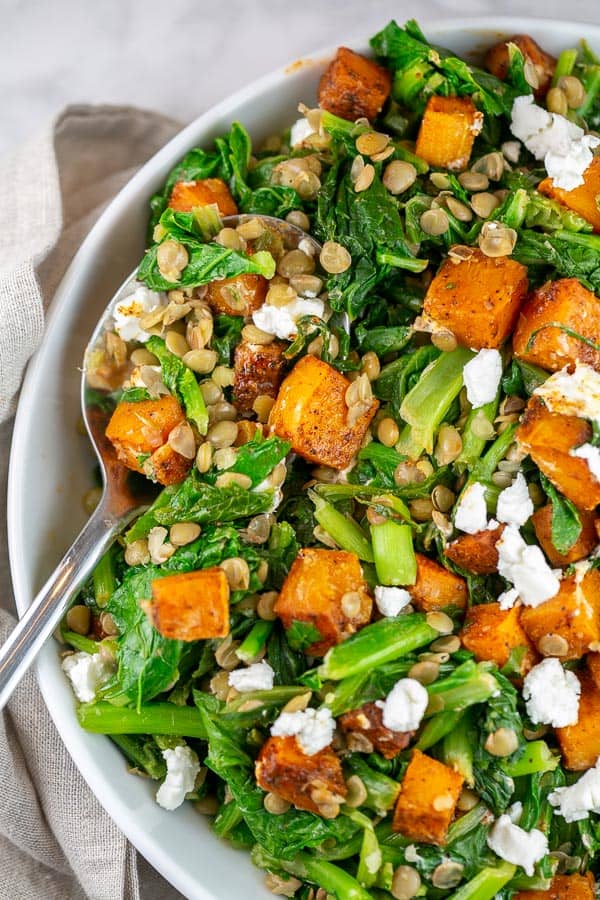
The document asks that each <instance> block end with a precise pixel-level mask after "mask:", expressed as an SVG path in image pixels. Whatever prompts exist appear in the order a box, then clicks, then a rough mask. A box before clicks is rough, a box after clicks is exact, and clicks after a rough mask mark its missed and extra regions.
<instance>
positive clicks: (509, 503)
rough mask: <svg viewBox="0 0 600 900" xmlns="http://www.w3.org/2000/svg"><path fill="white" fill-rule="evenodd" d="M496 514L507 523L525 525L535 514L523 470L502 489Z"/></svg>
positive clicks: (501, 520)
mask: <svg viewBox="0 0 600 900" xmlns="http://www.w3.org/2000/svg"><path fill="white" fill-rule="evenodd" d="M496 515H497V516H498V519H499V521H500V522H505V523H506V524H507V525H524V524H525V522H526V521H527V519H529V518H530V517H531V516H532V515H533V503H532V501H531V497H530V496H529V491H528V489H527V482H526V481H525V479H524V478H523V474H522V473H521V472H519V473H518V474H517V477H516V478H515V480H514V481H513V483H512V484H511V485H510V486H509V487H507V488H504V490H503V491H500V495H499V497H498V506H497V507H496Z"/></svg>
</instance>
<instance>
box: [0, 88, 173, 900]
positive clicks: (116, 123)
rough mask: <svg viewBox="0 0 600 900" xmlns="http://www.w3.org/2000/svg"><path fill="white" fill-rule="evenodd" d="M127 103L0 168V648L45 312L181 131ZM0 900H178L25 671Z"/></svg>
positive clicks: (70, 122) (6, 625)
mask: <svg viewBox="0 0 600 900" xmlns="http://www.w3.org/2000/svg"><path fill="white" fill-rule="evenodd" d="M178 128H179V125H178V123H176V122H174V121H172V120H170V119H167V118H165V117H164V116H160V115H157V114H155V113H150V112H145V111H143V110H138V109H132V108H128V107H109V106H96V107H91V106H75V107H69V108H67V109H66V110H65V111H64V112H63V113H62V114H61V115H60V116H59V117H58V118H57V119H56V120H55V121H54V122H52V123H51V125H50V126H49V127H48V128H47V129H46V130H45V131H44V132H43V133H42V134H41V135H39V136H38V137H37V138H36V139H34V140H32V141H30V142H29V143H28V144H27V145H26V146H25V147H22V148H21V149H20V150H19V152H18V153H17V154H15V155H14V156H13V157H12V158H9V159H5V160H0V423H2V424H0V606H1V607H4V608H0V642H1V641H3V640H4V639H5V637H6V636H7V634H8V633H9V631H10V630H11V628H12V627H13V625H14V621H15V620H14V605H13V600H12V592H11V582H10V573H9V569H8V558H7V550H6V476H7V469H8V454H9V446H10V437H11V431H12V420H11V418H10V417H11V415H12V412H13V410H14V406H15V399H16V394H17V391H18V388H19V385H20V382H21V378H22V375H23V370H24V368H25V365H26V363H27V361H28V360H29V358H30V356H31V355H32V353H33V352H34V351H35V350H36V348H37V347H38V345H39V343H40V341H41V340H42V336H43V330H44V312H45V309H46V308H47V306H48V304H49V303H50V301H51V299H52V295H53V293H54V290H55V288H56V286H57V284H58V282H59V280H60V278H61V276H62V274H63V273H64V271H65V269H66V267H67V265H68V263H69V262H70V261H71V258H72V256H73V254H74V252H75V250H76V249H77V247H78V245H79V243H80V242H81V240H82V238H83V237H84V236H85V235H86V233H87V232H88V231H89V229H90V227H91V226H92V224H93V223H94V221H95V220H96V219H97V218H98V215H99V214H100V212H101V211H102V208H103V207H104V206H105V204H106V203H107V201H108V200H110V199H111V197H112V196H113V195H114V194H115V193H116V192H117V191H118V190H119V188H120V187H121V186H122V185H123V184H125V182H126V181H128V179H129V178H130V177H131V176H132V174H133V173H134V172H135V170H136V169H137V168H138V167H139V166H140V165H141V164H142V163H143V162H145V160H146V159H148V158H149V157H150V156H152V154H153V153H155V152H156V151H157V150H158V149H159V148H160V147H161V146H162V145H163V144H164V143H165V142H166V141H167V140H168V139H169V138H170V137H172V136H173V134H175V132H176V131H177V130H178ZM0 772H1V773H2V789H1V790H0V900H42V898H43V900H84V898H89V900H141V898H144V900H177V898H180V896H181V895H180V894H179V893H178V892H177V891H175V890H174V889H173V888H171V887H170V886H169V885H168V884H167V883H166V882H165V881H164V880H163V879H162V878H161V877H160V876H159V875H158V874H157V873H156V872H154V870H153V869H152V868H151V867H150V866H149V865H148V864H147V863H146V862H145V861H144V860H143V859H142V858H141V857H139V856H138V854H137V853H136V851H135V850H134V848H133V847H132V846H131V845H130V844H129V843H128V841H127V840H126V838H125V836H124V835H123V834H121V832H120V831H119V829H118V828H117V826H116V825H115V824H114V823H113V822H112V820H111V819H110V818H109V816H108V815H107V813H106V812H105V811H104V810H103V809H102V807H101V806H100V804H99V802H98V801H97V800H96V798H95V797H94V795H93V794H92V793H91V791H90V789H89V788H88V786H87V785H86V783H85V782H84V780H83V778H82V777H81V775H80V774H79V771H78V770H77V769H76V767H75V765H74V764H73V762H72V760H71V758H70V756H69V754H68V753H67V751H66V749H65V746H64V744H63V743H62V741H61V739H60V737H59V735H58V733H57V731H56V729H55V727H54V724H53V722H52V720H51V719H50V716H49V714H48V712H47V710H46V707H45V705H44V702H43V700H42V697H41V695H40V693H39V690H38V687H37V683H36V681H35V678H34V676H33V674H31V673H29V674H28V675H27V676H26V678H25V679H24V681H23V683H22V684H21V685H20V686H19V687H18V689H17V691H16V692H15V694H14V696H13V698H12V700H11V702H10V704H9V706H8V709H7V710H6V711H5V713H4V715H3V716H0Z"/></svg>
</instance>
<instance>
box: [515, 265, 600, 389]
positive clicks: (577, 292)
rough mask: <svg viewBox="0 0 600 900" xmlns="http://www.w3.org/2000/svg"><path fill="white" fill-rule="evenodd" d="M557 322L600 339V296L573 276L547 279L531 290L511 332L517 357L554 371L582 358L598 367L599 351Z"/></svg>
mask: <svg viewBox="0 0 600 900" xmlns="http://www.w3.org/2000/svg"><path fill="white" fill-rule="evenodd" d="M554 322H558V323H560V324H561V325H564V326H565V327H567V328H569V329H572V331H574V332H576V333H577V334H580V335H582V337H584V338H588V339H589V340H591V341H594V342H597V341H598V340H599V339H600V300H599V299H598V298H597V297H596V295H595V294H593V293H592V292H591V291H588V289H587V288H584V286H583V285H582V284H581V283H580V282H579V281H577V279H576V278H561V279H559V280H558V281H548V282H546V284H544V285H542V287H540V288H538V289H537V290H535V291H533V293H532V294H530V296H529V297H528V298H527V299H526V300H525V303H524V304H523V306H522V307H521V312H520V314H519V318H518V320H517V326H516V328H515V332H514V334H513V353H514V355H515V356H516V357H517V359H522V360H524V361H525V362H528V363H532V364H533V365H534V366H541V368H542V369H548V370H549V371H550V372H557V371H558V370H559V369H562V368H563V367H564V366H566V365H569V364H571V363H577V362H583V363H587V364H588V365H589V366H592V367H593V368H594V369H597V370H600V352H598V350H595V349H594V347H590V346H589V344H586V343H584V342H583V341H580V340H578V339H577V338H575V337H571V336H570V335H568V334H566V333H565V332H564V331H562V330H561V329H560V328H556V327H553V326H552V327H551V326H550V323H554Z"/></svg>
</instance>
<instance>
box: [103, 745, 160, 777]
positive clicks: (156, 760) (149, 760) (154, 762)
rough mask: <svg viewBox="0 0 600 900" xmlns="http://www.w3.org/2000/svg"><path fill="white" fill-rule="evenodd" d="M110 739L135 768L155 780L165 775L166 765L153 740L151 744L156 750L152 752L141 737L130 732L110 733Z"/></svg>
mask: <svg viewBox="0 0 600 900" xmlns="http://www.w3.org/2000/svg"><path fill="white" fill-rule="evenodd" d="M111 740H112V741H113V742H114V743H115V744H116V745H117V747H119V749H120V750H121V751H122V753H123V754H124V755H125V756H126V757H127V759H128V760H129V762H130V763H131V764H132V765H133V766H135V768H137V769H141V770H142V771H144V772H146V773H147V774H148V775H149V776H150V778H154V779H155V780H158V779H160V778H164V777H165V775H166V772H167V766H166V763H165V761H164V759H163V758H162V756H161V755H160V751H159V750H158V748H156V744H154V742H152V744H153V746H154V747H155V748H156V750H155V752H154V753H153V752H152V750H151V749H150V748H149V747H148V746H147V743H146V742H145V741H144V740H143V739H140V738H139V737H135V736H134V735H131V734H112V735H111Z"/></svg>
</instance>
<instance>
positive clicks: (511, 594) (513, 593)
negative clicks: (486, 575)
mask: <svg viewBox="0 0 600 900" xmlns="http://www.w3.org/2000/svg"><path fill="white" fill-rule="evenodd" d="M518 599H519V592H518V591H517V590H516V589H515V588H509V589H508V590H507V591H502V593H501V594H499V595H498V603H499V604H500V609H512V607H513V606H514V605H515V603H516V602H517V600H518Z"/></svg>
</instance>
